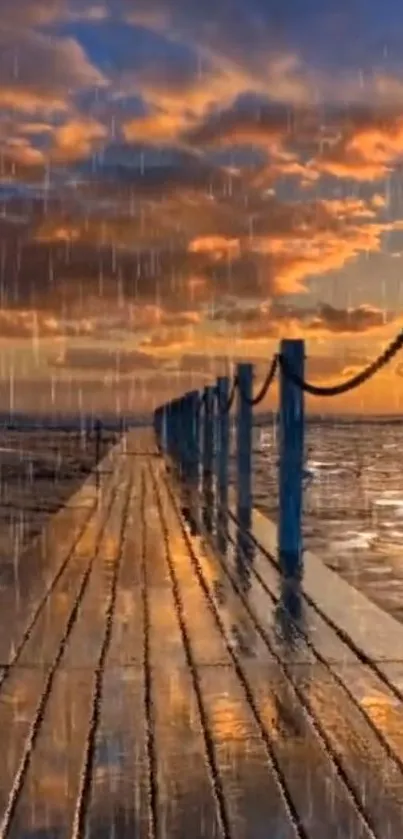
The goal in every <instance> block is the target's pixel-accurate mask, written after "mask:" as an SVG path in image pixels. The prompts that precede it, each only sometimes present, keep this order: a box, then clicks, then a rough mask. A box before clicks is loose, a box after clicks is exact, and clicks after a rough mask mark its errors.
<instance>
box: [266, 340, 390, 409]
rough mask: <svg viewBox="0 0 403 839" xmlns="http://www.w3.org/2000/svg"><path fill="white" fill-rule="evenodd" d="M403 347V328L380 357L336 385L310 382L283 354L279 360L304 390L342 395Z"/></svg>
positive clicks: (366, 378)
mask: <svg viewBox="0 0 403 839" xmlns="http://www.w3.org/2000/svg"><path fill="white" fill-rule="evenodd" d="M402 347H403V330H401V332H399V334H398V335H397V336H396V338H394V340H393V341H391V343H390V344H389V346H388V347H387V348H386V349H385V350H384V352H382V353H381V354H380V355H379V356H378V358H376V359H375V360H374V361H372V362H371V364H368V366H367V367H364V368H363V369H362V370H360V372H359V373H356V374H355V376H352V377H351V379H348V380H347V381H345V382H340V383H339V384H336V385H315V384H311V383H310V382H307V381H305V379H302V378H301V377H300V376H298V375H297V374H296V373H295V372H294V371H293V370H292V368H291V367H290V366H289V364H288V362H287V359H286V358H284V357H283V356H282V355H281V354H280V356H279V361H280V364H281V367H282V368H283V370H284V373H285V374H286V376H287V377H288V378H289V379H291V381H292V382H293V383H294V384H295V385H297V386H298V387H300V388H301V390H304V391H305V392H306V393H310V394H311V395H312V396H340V395H341V394H342V393H347V392H348V391H350V390H354V389H355V388H356V387H359V386H360V385H362V384H364V383H365V382H367V381H368V380H369V379H371V378H372V376H374V375H375V373H377V372H378V371H379V370H381V369H382V367H385V365H386V364H388V363H389V362H390V361H391V360H392V358H394V356H395V355H396V354H397V353H398V352H399V350H401V349H402Z"/></svg>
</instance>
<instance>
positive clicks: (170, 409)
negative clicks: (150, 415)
mask: <svg viewBox="0 0 403 839" xmlns="http://www.w3.org/2000/svg"><path fill="white" fill-rule="evenodd" d="M174 422H175V416H174V402H173V401H171V402H169V404H168V406H167V432H168V433H167V442H168V454H169V456H170V457H173V455H174V431H175V429H174Z"/></svg>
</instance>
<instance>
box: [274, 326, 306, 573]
mask: <svg viewBox="0 0 403 839" xmlns="http://www.w3.org/2000/svg"><path fill="white" fill-rule="evenodd" d="M280 353H281V356H282V357H283V358H284V359H285V361H286V362H287V365H288V367H289V368H290V369H292V370H293V372H294V373H296V374H297V376H299V377H300V378H301V379H303V378H304V360H305V348H304V342H303V341H301V340H298V341H291V340H283V341H281V345H280ZM279 421H280V429H279V432H280V433H279V447H280V451H279V506H280V509H279V520H278V549H279V562H280V567H281V570H282V572H283V574H284V576H285V577H293V576H299V575H300V573H301V571H302V476H303V462H304V393H303V391H302V390H301V388H299V387H298V385H296V384H294V383H293V382H292V381H291V380H290V379H289V378H287V374H286V372H285V371H283V368H282V366H281V365H280V416H279Z"/></svg>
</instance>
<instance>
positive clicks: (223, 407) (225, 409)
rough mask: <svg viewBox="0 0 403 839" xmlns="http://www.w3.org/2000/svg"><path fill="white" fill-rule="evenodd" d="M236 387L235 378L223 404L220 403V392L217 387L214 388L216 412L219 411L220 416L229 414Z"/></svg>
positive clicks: (236, 379) (236, 381) (236, 378)
mask: <svg viewBox="0 0 403 839" xmlns="http://www.w3.org/2000/svg"><path fill="white" fill-rule="evenodd" d="M237 387H238V377H237V376H235V378H234V381H233V382H232V387H231V390H230V394H229V396H228V399H227V400H226V401H225V402H224V403H222V401H221V398H220V391H219V389H218V387H217V386H216V391H215V392H216V398H217V405H218V410H219V412H220V414H229V412H230V410H231V408H232V406H233V404H234V402H235V396H236V391H237Z"/></svg>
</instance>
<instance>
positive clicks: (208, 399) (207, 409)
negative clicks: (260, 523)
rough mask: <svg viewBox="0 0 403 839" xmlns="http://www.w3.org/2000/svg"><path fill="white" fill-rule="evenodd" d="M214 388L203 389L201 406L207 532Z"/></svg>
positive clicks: (209, 526)
mask: <svg viewBox="0 0 403 839" xmlns="http://www.w3.org/2000/svg"><path fill="white" fill-rule="evenodd" d="M214 391H215V388H214V386H211V385H209V386H208V387H205V388H204V404H203V468H202V482H203V484H202V492H203V513H202V517H203V522H204V525H205V527H206V529H207V530H208V531H211V530H212V522H213V471H214V404H215V393H214Z"/></svg>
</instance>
